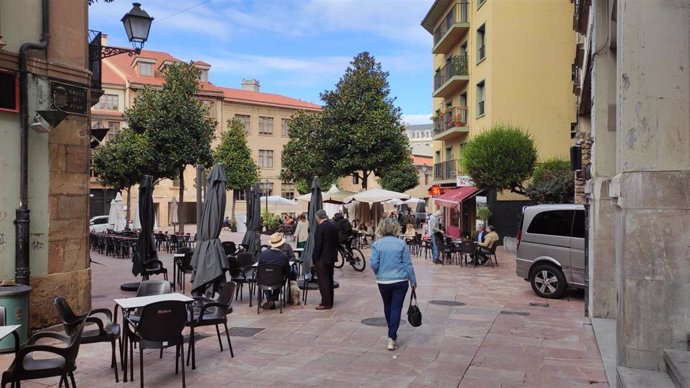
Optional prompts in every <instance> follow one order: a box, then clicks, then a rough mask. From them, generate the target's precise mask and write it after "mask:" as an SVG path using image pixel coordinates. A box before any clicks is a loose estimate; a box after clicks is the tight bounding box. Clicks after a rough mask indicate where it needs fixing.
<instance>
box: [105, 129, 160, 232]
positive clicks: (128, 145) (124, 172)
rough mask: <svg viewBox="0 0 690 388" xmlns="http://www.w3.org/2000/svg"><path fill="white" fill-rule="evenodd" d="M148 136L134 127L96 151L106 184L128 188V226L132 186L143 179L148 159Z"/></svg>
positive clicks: (119, 188)
mask: <svg viewBox="0 0 690 388" xmlns="http://www.w3.org/2000/svg"><path fill="white" fill-rule="evenodd" d="M146 149H147V145H146V139H145V138H144V136H143V135H141V134H139V133H136V132H134V131H132V130H130V129H127V128H125V129H123V130H122V131H120V132H119V133H118V134H117V135H115V137H113V138H111V139H110V140H108V141H107V142H105V143H103V144H102V145H100V146H98V148H96V149H95V150H94V152H93V168H94V170H95V172H96V174H97V177H98V180H99V182H101V184H102V185H103V186H106V187H112V188H114V189H116V190H123V189H126V190H127V225H129V219H130V211H129V210H130V209H131V206H130V204H131V200H130V198H131V196H130V189H131V187H132V186H134V185H136V184H138V183H139V182H141V179H142V178H143V176H144V172H145V170H146V166H147V165H148V161H147V160H146V155H147V154H146Z"/></svg>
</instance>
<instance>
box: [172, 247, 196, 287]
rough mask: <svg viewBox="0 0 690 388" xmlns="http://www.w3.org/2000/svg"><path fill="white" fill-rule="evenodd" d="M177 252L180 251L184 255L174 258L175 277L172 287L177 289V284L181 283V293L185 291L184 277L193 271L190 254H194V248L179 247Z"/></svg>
mask: <svg viewBox="0 0 690 388" xmlns="http://www.w3.org/2000/svg"><path fill="white" fill-rule="evenodd" d="M177 253H182V254H184V257H176V258H175V263H174V264H175V266H174V267H173V272H175V273H174V274H173V277H174V278H175V286H174V288H175V289H177V285H178V284H181V285H182V293H184V291H185V279H186V278H187V276H186V275H187V274H188V273H189V274H191V273H192V271H194V267H192V256H194V249H192V248H179V249H178V250H177Z"/></svg>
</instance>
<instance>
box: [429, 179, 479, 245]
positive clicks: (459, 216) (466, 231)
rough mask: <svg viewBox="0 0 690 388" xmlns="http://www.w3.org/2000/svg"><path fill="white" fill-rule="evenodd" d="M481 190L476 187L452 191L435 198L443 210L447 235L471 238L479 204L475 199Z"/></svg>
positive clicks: (465, 187)
mask: <svg viewBox="0 0 690 388" xmlns="http://www.w3.org/2000/svg"><path fill="white" fill-rule="evenodd" d="M479 193H480V190H479V189H478V188H476V187H474V186H463V187H456V188H454V189H450V190H448V191H446V192H445V193H443V194H441V195H439V196H438V197H436V198H434V202H435V203H436V206H438V207H439V208H440V209H442V210H443V225H444V226H445V228H446V234H448V235H449V236H452V237H456V238H460V237H469V236H470V235H471V234H472V232H473V231H474V225H475V219H476V213H477V203H476V201H475V197H476V196H477V194H479Z"/></svg>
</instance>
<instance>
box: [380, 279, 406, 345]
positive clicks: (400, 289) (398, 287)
mask: <svg viewBox="0 0 690 388" xmlns="http://www.w3.org/2000/svg"><path fill="white" fill-rule="evenodd" d="M407 287H408V282H407V280H406V281H403V282H397V283H392V284H379V292H381V298H382V299H383V312H384V314H385V315H386V322H387V323H388V338H392V339H393V340H396V339H398V327H400V315H401V314H402V309H403V303H404V302H405V295H407Z"/></svg>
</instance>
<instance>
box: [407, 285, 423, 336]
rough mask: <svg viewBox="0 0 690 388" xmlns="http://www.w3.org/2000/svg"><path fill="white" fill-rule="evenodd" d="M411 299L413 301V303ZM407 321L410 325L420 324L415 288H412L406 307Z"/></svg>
mask: <svg viewBox="0 0 690 388" xmlns="http://www.w3.org/2000/svg"><path fill="white" fill-rule="evenodd" d="M412 301H414V304H413V303H412ZM407 322H409V323H410V325H412V327H419V326H422V312H421V311H420V310H419V307H418V306H417V294H416V293H415V290H412V295H410V307H408V308H407Z"/></svg>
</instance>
